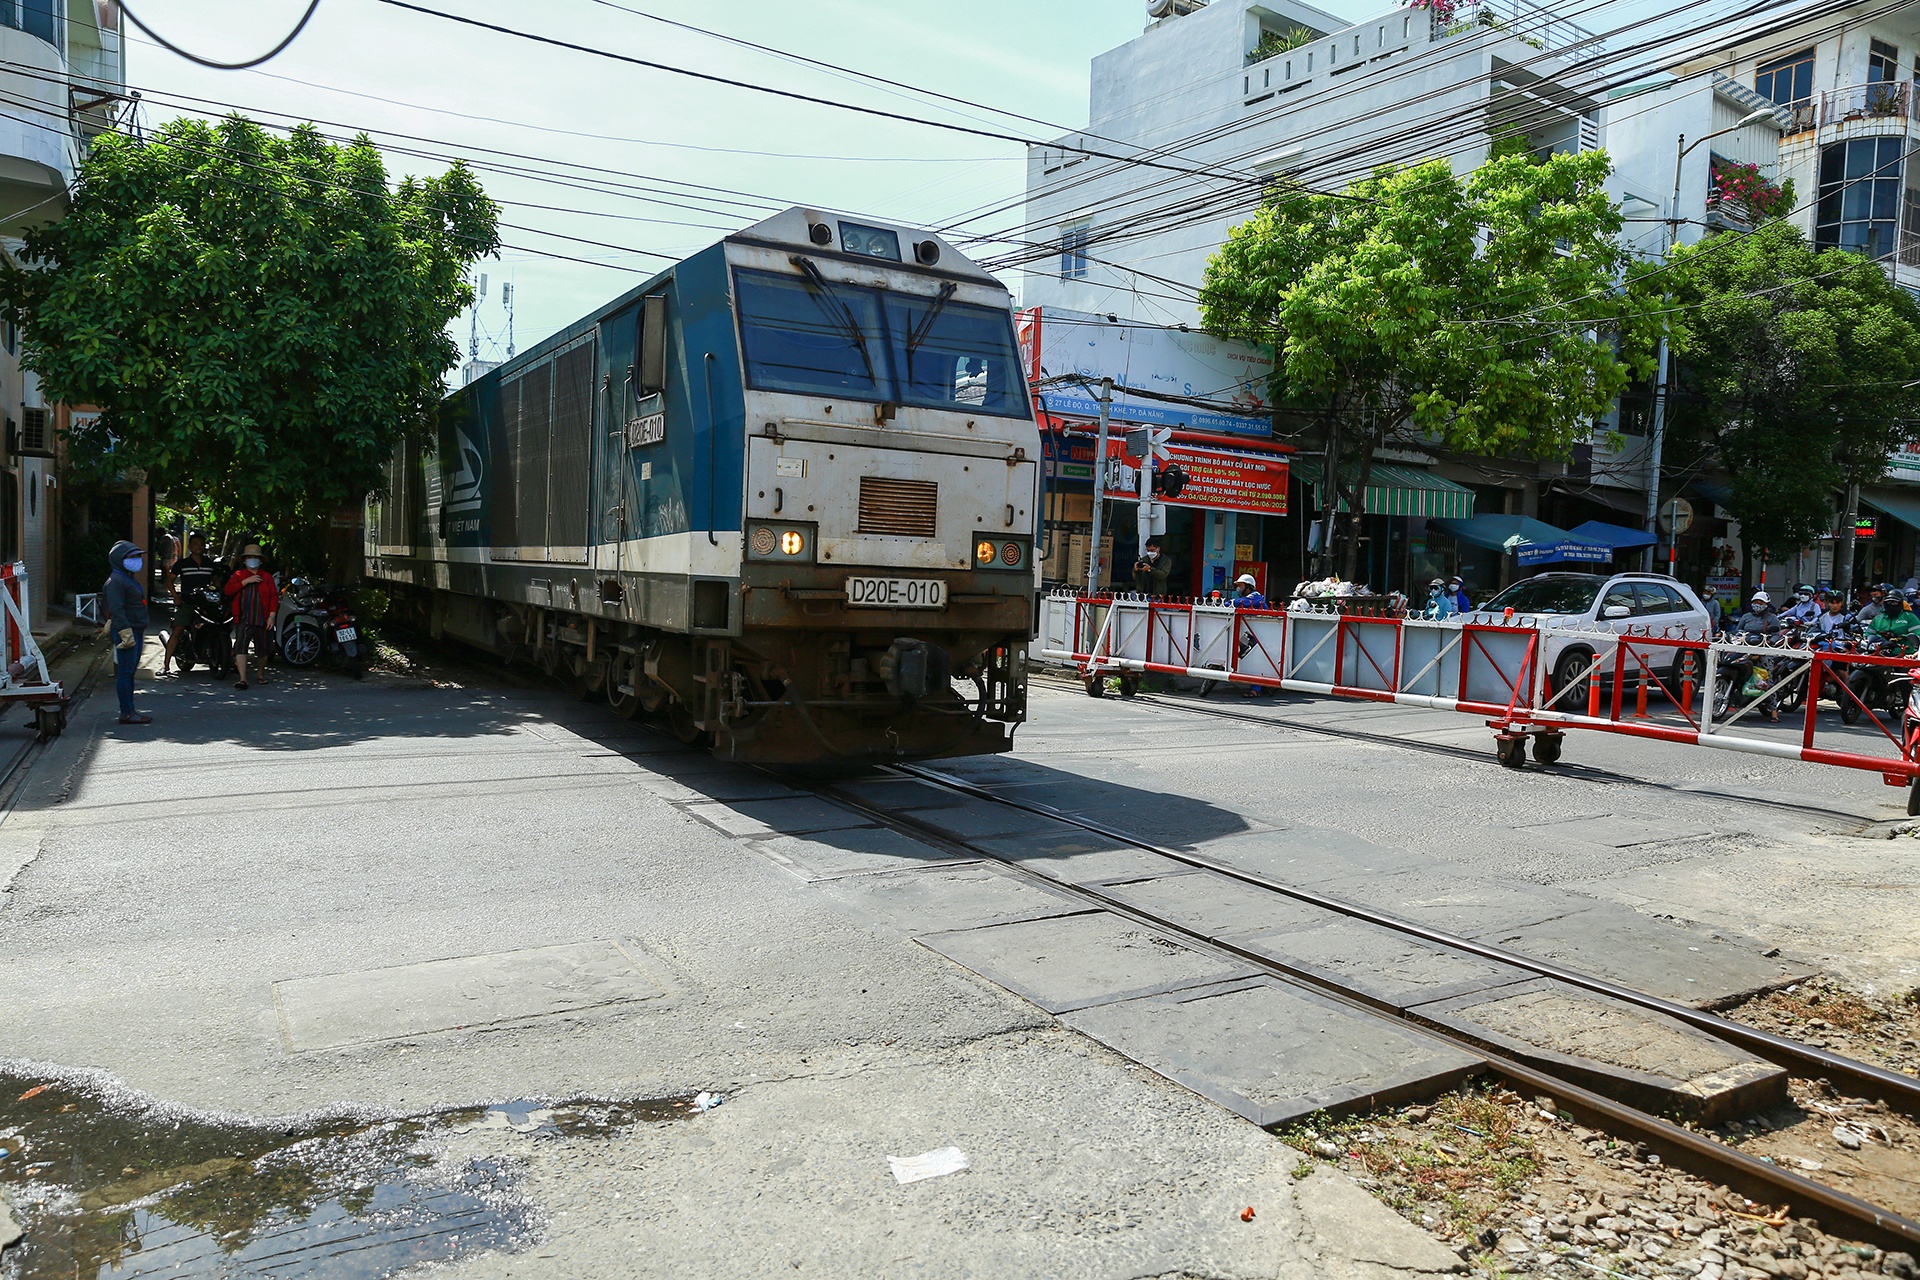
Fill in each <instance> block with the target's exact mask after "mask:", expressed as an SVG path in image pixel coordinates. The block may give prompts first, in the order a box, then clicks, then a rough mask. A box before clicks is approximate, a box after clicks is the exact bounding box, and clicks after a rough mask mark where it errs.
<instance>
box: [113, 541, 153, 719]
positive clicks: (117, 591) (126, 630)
mask: <svg viewBox="0 0 1920 1280" xmlns="http://www.w3.org/2000/svg"><path fill="white" fill-rule="evenodd" d="M146 559H147V556H146V552H144V551H142V550H141V549H140V548H139V547H136V546H134V545H133V543H131V542H128V541H127V540H125V539H124V538H123V539H121V540H120V541H119V542H116V543H114V544H113V550H111V551H109V552H108V553H107V564H108V565H109V566H111V567H112V570H113V572H112V573H110V574H109V575H108V576H107V581H106V583H105V584H104V585H103V586H102V587H101V588H100V602H101V604H103V605H104V606H105V607H106V611H107V636H108V638H109V639H110V640H112V642H113V687H114V690H115V692H117V693H118V694H119V695H120V723H121V724H152V723H153V717H152V716H150V715H148V714H147V713H146V712H144V711H142V710H140V709H139V708H138V707H135V706H134V705H133V676H134V672H135V671H137V670H138V669H139V667H140V649H141V646H142V644H143V642H144V641H145V639H146V634H147V588H146V585H145V584H144V583H142V582H141V581H140V570H141V569H142V568H144V567H145V566H146Z"/></svg>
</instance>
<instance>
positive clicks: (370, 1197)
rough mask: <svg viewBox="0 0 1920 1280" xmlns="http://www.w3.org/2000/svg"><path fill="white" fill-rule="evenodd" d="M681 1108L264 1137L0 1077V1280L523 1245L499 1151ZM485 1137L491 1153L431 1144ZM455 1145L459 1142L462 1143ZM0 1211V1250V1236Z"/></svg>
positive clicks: (259, 1268) (368, 1264)
mask: <svg viewBox="0 0 1920 1280" xmlns="http://www.w3.org/2000/svg"><path fill="white" fill-rule="evenodd" d="M694 1110H696V1104H695V1103H694V1102H693V1100H691V1099H679V1098H669V1099H659V1100H650V1101H643V1102H618V1101H602V1100H593V1099H587V1100H579V1101H571V1102H533V1101H526V1102H511V1103H503V1104H501V1105H499V1106H498V1107H472V1108H462V1109H458V1110H450V1111H444V1112H436V1113H432V1114H429V1115H424V1116H410V1117H403V1118H399V1119H394V1118H391V1117H370V1116H354V1115H335V1116H328V1117H319V1118H311V1119H302V1120H298V1121H295V1122H292V1123H281V1124H277V1125H262V1124H256V1123H249V1122H246V1121H240V1120H233V1119H227V1118H220V1117H209V1116H205V1115H200V1114H194V1113H188V1112H182V1111H178V1110H174V1109H171V1108H167V1107H164V1106H161V1105H159V1104H156V1103H154V1102H153V1101H152V1100H150V1099H147V1098H144V1097H141V1096H138V1095H135V1094H132V1093H130V1092H125V1091H121V1090H117V1089H115V1088H113V1087H112V1086H110V1085H105V1084H102V1083H98V1082H96V1081H93V1080H76V1079H73V1078H68V1077H52V1076H47V1075H31V1074H21V1073H17V1072H13V1071H7V1070H0V1151H4V1152H5V1154H4V1156H0V1199H4V1200H5V1201H7V1202H10V1203H11V1205H12V1209H13V1214H14V1216H15V1217H16V1218H17V1219H18V1220H19V1225H20V1226H21V1227H22V1228H24V1230H25V1235H24V1237H23V1238H22V1239H21V1240H20V1241H19V1243H17V1244H15V1245H13V1246H12V1247H10V1248H7V1249H5V1252H4V1253H0V1280H54V1278H55V1277H59V1278H60V1280H74V1278H75V1277H87V1278H89V1280H92V1278H94V1277H109V1276H111V1277H115V1278H116V1280H118V1278H119V1277H134V1276H146V1275H158V1274H165V1275H168V1276H182V1277H211V1278H216V1280H239V1278H240V1277H255V1276H261V1277H264V1276H287V1275H311V1276H326V1277H340V1278H342V1280H361V1278H363V1277H364V1278H366V1280H374V1278H376V1277H382V1276H388V1275H391V1274H393V1273H394V1272H396V1271H398V1270H400V1269H402V1268H404V1267H409V1266H413V1265H415V1264H418V1263H423V1262H432V1261H446V1260H449V1259H452V1258H458V1257H463V1256H466V1255H469V1254H473V1253H478V1252H481V1251H484V1250H490V1249H501V1250H512V1249H515V1248H517V1247H519V1246H520V1245H521V1244H523V1243H525V1242H526V1241H527V1240H528V1239H529V1238H531V1236H532V1234H533V1232H534V1230H535V1228H536V1226H537V1214H536V1213H535V1211H534V1209H533V1208H532V1206H531V1205H529V1204H528V1203H527V1202H526V1201H525V1199H524V1198H523V1197H521V1196H520V1195H519V1194H518V1193H517V1192H516V1190H515V1186H514V1183H515V1175H516V1172H517V1169H518V1166H519V1162H518V1160H517V1159H515V1158H514V1156H513V1154H512V1148H513V1144H517V1143H519V1142H522V1141H524V1140H528V1139H535V1140H537V1139H557V1138H558V1139H581V1138H584V1139H590V1138H594V1137H599V1136H609V1135H612V1134H615V1133H618V1132H621V1131H623V1130H625V1129H627V1128H630V1127H632V1126H634V1125H637V1124H648V1123H660V1122H664V1121H668V1120H672V1119H676V1118H678V1117H681V1116H686V1115H689V1114H692V1113H693V1111H694ZM488 1130H498V1131H501V1137H502V1138H503V1139H505V1140H506V1141H503V1142H502V1143H501V1144H500V1151H501V1153H502V1154H501V1155H499V1156H498V1157H495V1156H492V1155H489V1156H487V1157H485V1158H472V1159H453V1158H449V1157H447V1156H445V1155H444V1154H441V1153H439V1151H438V1150H437V1149H439V1148H443V1147H444V1143H442V1142H439V1141H436V1140H437V1139H442V1138H446V1137H449V1136H452V1135H458V1134H472V1133H475V1132H484V1131H488ZM465 1145H466V1146H467V1147H469V1148H470V1146H471V1144H470V1143H468V1144H465ZM4 1227H5V1216H4V1213H0V1241H3V1240H4V1238H5V1234H10V1233H5V1232H4Z"/></svg>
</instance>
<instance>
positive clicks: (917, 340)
mask: <svg viewBox="0 0 1920 1280" xmlns="http://www.w3.org/2000/svg"><path fill="white" fill-rule="evenodd" d="M953 289H954V285H953V281H951V280H948V281H945V282H944V283H942V284H941V286H940V296H939V297H937V298H935V299H934V300H933V305H932V306H930V307H928V308H927V314H926V315H925V316H923V317H921V319H920V323H919V324H917V325H915V326H914V327H913V330H912V332H910V333H908V334H907V367H908V368H912V367H913V353H914V352H916V351H918V350H919V349H920V344H921V343H923V342H925V341H926V340H927V334H929V333H931V332H932V331H933V322H934V321H935V320H938V319H939V318H940V312H941V310H942V309H943V308H944V307H945V306H946V305H947V299H948V298H951V297H952V296H953ZM909 379H911V375H909Z"/></svg>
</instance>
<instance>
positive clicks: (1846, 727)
mask: <svg viewBox="0 0 1920 1280" xmlns="http://www.w3.org/2000/svg"><path fill="white" fill-rule="evenodd" d="M1039 640H1040V644H1039V651H1040V652H1039V656H1040V657H1041V659H1042V660H1047V661H1053V662H1061V663H1071V664H1073V665H1074V666H1075V667H1076V668H1077V670H1078V673H1079V674H1080V676H1081V677H1082V678H1083V679H1084V680H1085V681H1086V683H1087V688H1088V692H1090V693H1095V694H1096V695H1097V694H1099V693H1101V692H1102V691H1104V689H1105V687H1106V683H1107V680H1108V679H1109V678H1110V677H1114V676H1117V677H1118V678H1119V681H1120V686H1121V692H1122V693H1123V694H1130V693H1132V692H1134V691H1136V690H1137V689H1138V687H1139V683H1140V681H1141V679H1142V678H1143V677H1144V676H1145V675H1147V674H1149V673H1158V674H1164V675H1174V676H1189V677H1193V678H1197V679H1200V680H1204V681H1210V682H1220V683H1224V684H1237V685H1242V686H1246V687H1249V688H1252V689H1277V690H1285V691H1289V692H1295V693H1307V694H1315V695H1320V696H1323V697H1336V698H1354V699H1360V700H1365V701H1370V702H1387V703H1394V704H1398V705H1401V706H1412V707H1422V708H1426V709H1429V710H1436V711H1452V712H1460V713H1464V714H1470V715H1476V716H1483V717H1486V720H1487V725H1488V727H1489V728H1491V729H1493V730H1494V740H1495V745H1496V751H1497V754H1498V757H1499V759H1500V761H1501V763H1503V764H1506V765H1508V766H1510V767H1516V768H1517V767H1519V766H1521V765H1522V764H1523V763H1524V762H1525V756H1526V752H1527V748H1528V746H1529V743H1531V746H1532V751H1533V756H1534V759H1535V760H1536V761H1538V762H1540V763H1543V764H1551V763H1553V762H1554V761H1556V760H1558V759H1559V757H1560V752H1561V748H1562V739H1563V736H1564V733H1565V731H1567V730H1569V729H1585V730H1592V731H1598V732H1607V733H1614V734H1620V735H1625V736H1629V737H1639V738H1649V739H1655V740H1659V741H1665V742H1672V743H1678V744H1681V745H1687V746H1698V747H1710V748H1715V749H1720V750H1727V751H1741V752H1747V753H1750V754H1755V755H1765V756H1774V757H1779V758H1784V759H1798V760H1804V761H1809V762H1812V763H1815V764H1825V765H1834V766H1838V767H1841V768H1850V769H1863V770H1871V771H1874V772H1877V773H1879V774H1880V775H1881V777H1882V778H1883V779H1884V780H1885V781H1886V782H1887V783H1888V784H1890V785H1895V786H1905V787H1907V788H1908V790H1909V797H1908V807H1909V810H1910V811H1915V810H1920V783H1917V780H1920V763H1917V761H1920V714H1914V713H1909V712H1903V711H1900V710H1892V711H1889V710H1887V709H1885V707H1876V706H1874V705H1872V704H1871V703H1870V702H1869V700H1868V699H1867V698H1865V697H1863V696H1862V694H1861V691H1860V690H1859V689H1858V688H1856V687H1855V686H1856V683H1860V682H1862V681H1863V679H1864V678H1868V677H1871V676H1873V674H1874V669H1875V668H1880V669H1881V670H1880V671H1879V673H1878V675H1879V678H1880V679H1882V680H1883V681H1884V682H1885V683H1886V684H1887V686H1888V687H1890V688H1892V689H1894V690H1896V693H1895V694H1894V696H1893V699H1892V700H1891V704H1892V705H1894V706H1896V707H1898V706H1903V705H1905V704H1907V703H1908V701H1909V697H1910V694H1911V691H1912V687H1913V676H1914V674H1915V673H1920V658H1911V657H1886V656H1880V655H1873V654H1859V653H1848V652H1842V651H1833V652H1829V651H1826V650H1823V649H1817V648H1809V647H1803V646H1795V645H1788V644H1785V643H1782V642H1780V641H1779V640H1778V639H1777V638H1776V639H1767V640H1753V639H1742V638H1728V637H1725V636H1713V635H1710V634H1709V633H1707V632H1706V631H1704V630H1699V629H1690V628H1684V627H1666V626H1660V627H1654V626H1640V625H1636V624H1632V623H1630V622H1621V623H1612V622H1603V623H1593V624H1585V625H1582V624H1574V625H1567V624H1565V623H1564V622H1560V621H1557V620H1549V619H1540V618H1531V617H1525V616H1512V615H1505V614H1502V615H1495V614H1489V613H1470V614H1463V615H1456V616H1455V617H1452V618H1448V619H1443V620H1433V619H1427V618H1421V617H1416V616H1375V615H1372V614H1361V613H1340V612H1336V611H1334V610H1332V609H1328V608H1325V607H1320V606H1315V605H1311V604H1305V603H1301V602H1295V603H1294V604H1293V605H1291V606H1290V607H1288V608H1286V609H1236V608H1233V607H1231V606H1223V605H1219V604H1211V603H1207V602H1204V601H1180V600H1159V599H1149V598H1146V597H1142V596H1104V595H1103V596H1087V595H1081V594H1072V593H1064V592H1063V593H1059V594H1054V595H1049V596H1046V597H1043V598H1042V601H1041V616H1040V636H1039ZM1756 668H1757V669H1758V670H1759V672H1760V677H1759V678H1758V679H1756V677H1755V674H1754V673H1755V670H1756ZM1762 686H1763V687H1762ZM1823 701H1824V702H1828V703H1831V704H1832V710H1833V711H1834V712H1838V713H1839V714H1838V715H1837V716H1836V715H1831V714H1828V713H1827V712H1825V711H1823V708H1822V705H1821V704H1822V703H1823ZM1915 702H1916V703H1920V698H1916V699H1915ZM1776 721H1783V722H1784V723H1783V724H1782V725H1781V727H1778V728H1776V727H1773V726H1774V724H1775V722H1776ZM1836 721H1837V723H1836ZM1763 723H1764V724H1765V725H1766V727H1764V728H1763V727H1761V726H1762V724H1763Z"/></svg>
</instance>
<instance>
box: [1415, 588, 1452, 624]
mask: <svg viewBox="0 0 1920 1280" xmlns="http://www.w3.org/2000/svg"><path fill="white" fill-rule="evenodd" d="M1459 612H1460V601H1459V599H1458V598H1457V597H1456V596H1455V595H1454V594H1453V592H1451V591H1449V590H1448V589H1447V584H1446V583H1444V582H1442V581H1440V579H1438V578H1435V579H1434V580H1433V581H1432V582H1429V583H1428V584H1427V607H1426V608H1425V609H1422V610H1421V611H1420V616H1421V617H1423V618H1431V619H1434V620H1435V621H1444V620H1445V619H1447V618H1451V617H1453V616H1454V615H1455V614H1457V613H1459Z"/></svg>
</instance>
